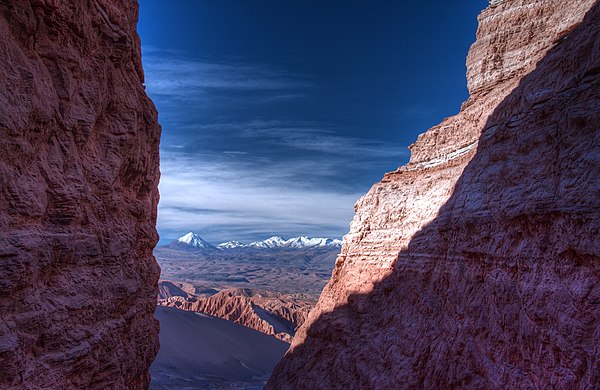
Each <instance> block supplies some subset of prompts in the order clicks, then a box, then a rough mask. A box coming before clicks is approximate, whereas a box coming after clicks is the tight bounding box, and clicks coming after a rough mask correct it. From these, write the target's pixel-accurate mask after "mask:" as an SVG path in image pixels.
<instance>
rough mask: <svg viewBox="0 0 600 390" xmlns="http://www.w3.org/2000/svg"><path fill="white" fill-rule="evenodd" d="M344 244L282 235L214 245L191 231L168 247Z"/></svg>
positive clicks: (326, 245) (269, 247)
mask: <svg viewBox="0 0 600 390" xmlns="http://www.w3.org/2000/svg"><path fill="white" fill-rule="evenodd" d="M341 246H342V241H341V240H337V239H331V238H321V237H315V238H310V237H307V236H300V237H293V238H290V239H287V240H286V239H285V238H283V237H280V236H273V237H269V238H267V239H266V240H263V241H254V242H251V243H248V244H245V243H242V242H240V241H227V242H223V243H220V244H217V245H213V244H211V243H210V242H208V241H206V240H204V239H203V238H202V237H200V236H199V235H198V234H196V233H194V232H189V233H187V234H185V235H184V236H181V237H179V238H178V239H177V240H175V241H173V242H172V243H170V244H169V245H168V247H171V248H175V249H188V250H198V249H209V250H210V249H212V250H230V249H242V248H247V249H279V248H296V249H303V248H323V247H332V248H340V247H341Z"/></svg>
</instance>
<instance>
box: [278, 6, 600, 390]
mask: <svg viewBox="0 0 600 390" xmlns="http://www.w3.org/2000/svg"><path fill="white" fill-rule="evenodd" d="M479 22H480V27H479V30H478V33H477V42H476V43H475V44H474V45H473V46H472V48H471V50H470V53H469V56H468V60H467V64H468V82H469V89H470V92H471V96H470V98H469V100H468V101H467V102H465V103H464V104H463V107H462V109H461V112H460V113H459V114H458V115H457V116H454V117H451V118H448V119H446V120H445V121H444V122H442V123H441V124H440V125H438V126H436V127H434V128H432V129H430V130H429V131H427V132H426V133H425V134H423V135H421V136H420V137H419V139H418V140H417V141H416V142H415V144H414V145H413V146H412V147H411V150H412V157H411V160H410V162H409V164H407V165H406V166H404V167H402V168H400V169H399V170H397V171H396V172H391V173H388V174H386V175H385V177H384V178H383V180H382V181H381V182H380V183H377V184H375V185H374V186H373V188H372V189H371V191H370V192H369V193H368V194H367V195H365V196H364V197H363V198H361V199H360V200H359V201H358V202H357V204H356V216H355V218H354V220H353V222H352V224H351V229H350V233H349V234H348V235H347V236H345V238H344V246H343V249H342V253H341V255H340V256H339V257H338V259H337V263H336V268H335V270H334V273H333V275H332V278H331V280H330V282H329V283H328V285H327V286H326V287H325V290H324V291H323V293H322V295H321V297H320V299H319V302H318V304H317V306H316V308H315V309H314V310H313V311H311V313H310V315H309V318H308V320H307V321H306V322H305V324H304V325H303V326H302V327H301V328H300V329H299V330H298V332H297V333H296V337H295V338H294V340H293V342H292V346H291V348H290V350H289V351H288V353H287V354H286V357H285V358H284V359H283V360H282V361H281V362H280V363H279V365H278V366H277V368H276V369H275V371H274V373H273V376H272V377H271V379H270V381H269V383H268V385H267V387H266V388H267V389H307V388H310V389H332V388H339V389H349V388H361V389H391V388H394V389H396V388H511V389H514V388H555V389H575V388H579V389H584V388H586V389H587V388H598V387H600V349H599V348H600V347H599V346H600V240H598V237H599V232H600V131H598V123H600V5H599V3H597V2H596V1H590V0H584V1H573V0H569V1H566V0H560V1H559V0H537V1H524V0H504V1H493V2H492V3H491V5H490V7H489V8H488V9H486V10H485V11H483V13H482V14H481V16H480V18H479Z"/></svg>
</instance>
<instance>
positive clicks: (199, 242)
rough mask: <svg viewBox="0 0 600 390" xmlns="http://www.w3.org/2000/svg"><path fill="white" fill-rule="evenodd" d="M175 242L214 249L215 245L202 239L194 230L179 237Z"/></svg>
mask: <svg viewBox="0 0 600 390" xmlns="http://www.w3.org/2000/svg"><path fill="white" fill-rule="evenodd" d="M175 243H177V244H179V245H187V246H189V247H191V248H206V249H216V247H215V246H214V245H213V244H211V243H210V242H208V241H206V240H204V239H203V238H202V237H200V236H199V235H197V234H196V233H194V232H189V233H188V234H186V235H185V236H181V237H179V238H178V239H177V240H176V241H175Z"/></svg>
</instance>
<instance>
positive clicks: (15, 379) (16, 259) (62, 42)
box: [0, 0, 160, 389]
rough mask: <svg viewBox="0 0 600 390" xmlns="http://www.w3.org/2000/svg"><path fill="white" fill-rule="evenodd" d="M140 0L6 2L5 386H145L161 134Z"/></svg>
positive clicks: (154, 335)
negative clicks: (146, 70)
mask: <svg viewBox="0 0 600 390" xmlns="http://www.w3.org/2000/svg"><path fill="white" fill-rule="evenodd" d="M137 11H138V5H137V2H136V1H134V0H126V1H120V0H119V1H116V0H93V1H74V2H70V1H45V0H24V1H3V2H1V3H0V37H1V39H0V86H1V88H0V150H2V153H1V154H0V207H1V210H2V212H1V213H0V388H2V389H142V388H146V387H147V385H148V383H149V380H150V378H149V375H148V367H149V366H150V363H151V362H152V360H153V359H154V356H155V355H156V352H157V349H158V323H157V321H156V320H155V319H154V318H153V312H154V309H155V305H156V294H157V282H158V276H159V268H158V266H157V263H156V261H155V259H154V257H153V255H152V249H153V247H154V246H155V244H156V242H157V239H158V237H157V233H156V230H155V222H156V206H157V202H158V191H157V184H158V179H159V170H158V165H159V154H158V143H159V137H160V127H159V126H158V123H157V114H156V110H155V108H154V106H153V104H152V102H151V101H150V100H149V99H148V97H147V96H146V93H145V91H144V86H143V77H144V75H143V71H142V66H141V58H140V56H141V52H140V42H139V37H138V35H137V33H136V23H137Z"/></svg>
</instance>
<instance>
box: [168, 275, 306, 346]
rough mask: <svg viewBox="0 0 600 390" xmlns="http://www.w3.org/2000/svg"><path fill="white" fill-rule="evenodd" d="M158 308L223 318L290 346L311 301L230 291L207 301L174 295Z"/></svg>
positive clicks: (235, 290) (239, 289) (264, 293)
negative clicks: (175, 309)
mask: <svg viewBox="0 0 600 390" xmlns="http://www.w3.org/2000/svg"><path fill="white" fill-rule="evenodd" d="M166 283H171V282H161V285H164V286H165V287H166ZM171 284H172V283H171ZM158 304H159V305H160V306H169V307H176V308H179V309H182V310H187V311H195V312H199V313H204V314H208V315H211V316H213V317H219V318H223V319H225V320H228V321H233V322H236V323H238V324H240V325H243V326H245V327H247V328H252V329H255V330H258V331H259V332H262V333H264V334H268V335H271V336H275V337H276V338H278V339H280V340H282V341H285V342H287V343H289V342H291V341H292V337H293V336H294V334H295V331H296V329H297V328H298V327H299V326H300V325H302V324H303V323H304V321H305V320H306V317H307V316H308V312H309V311H310V309H311V308H312V304H314V301H313V302H307V301H306V300H302V299H298V298H296V297H294V296H292V295H288V294H282V293H278V292H274V291H261V290H254V289H249V288H229V289H225V290H222V291H219V292H218V293H216V294H214V295H211V296H207V297H201V296H200V297H196V296H190V295H189V294H186V293H184V294H182V293H176V294H172V295H171V296H169V297H166V298H163V299H159V301H158Z"/></svg>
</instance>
